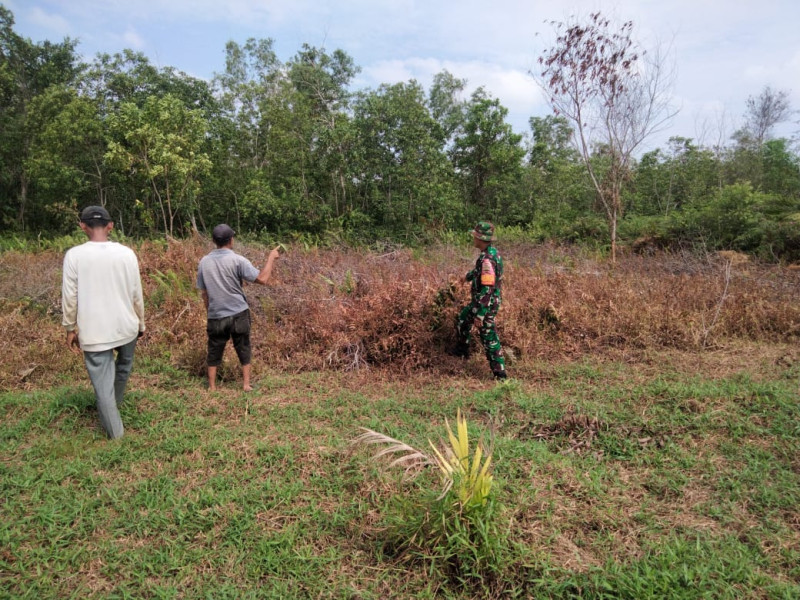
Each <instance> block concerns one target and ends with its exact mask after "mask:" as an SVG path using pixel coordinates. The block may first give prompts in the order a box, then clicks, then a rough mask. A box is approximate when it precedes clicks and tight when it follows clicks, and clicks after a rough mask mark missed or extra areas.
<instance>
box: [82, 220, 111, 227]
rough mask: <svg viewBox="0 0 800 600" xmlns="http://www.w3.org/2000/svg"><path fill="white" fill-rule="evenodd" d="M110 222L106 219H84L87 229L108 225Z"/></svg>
mask: <svg viewBox="0 0 800 600" xmlns="http://www.w3.org/2000/svg"><path fill="white" fill-rule="evenodd" d="M110 222H111V221H106V220H105V219H87V220H86V221H84V223H86V226H87V227H88V228H89V229H97V228H98V227H99V228H102V227H105V226H106V225H108V224H109V223H110Z"/></svg>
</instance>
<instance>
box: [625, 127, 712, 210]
mask: <svg viewBox="0 0 800 600" xmlns="http://www.w3.org/2000/svg"><path fill="white" fill-rule="evenodd" d="M719 178H720V164H719V161H718V160H717V158H716V157H715V155H714V154H713V153H712V152H711V151H710V150H703V149H701V148H699V147H698V146H696V145H695V144H694V143H693V142H692V140H690V139H687V138H682V137H673V138H670V140H669V147H668V150H667V151H663V150H661V149H656V150H653V151H651V152H648V153H646V154H644V155H643V156H642V158H641V160H640V161H639V163H638V164H637V166H636V172H635V176H634V178H633V186H632V187H633V190H632V201H631V207H630V209H631V210H632V211H633V212H634V213H635V214H638V215H653V216H659V215H660V216H667V215H669V214H670V213H671V212H672V211H674V210H679V209H680V208H682V207H684V206H691V205H692V204H694V203H696V202H698V201H701V200H702V199H703V198H706V197H708V196H709V195H711V194H713V193H714V192H715V190H716V189H718V188H719Z"/></svg>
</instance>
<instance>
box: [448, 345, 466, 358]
mask: <svg viewBox="0 0 800 600" xmlns="http://www.w3.org/2000/svg"><path fill="white" fill-rule="evenodd" d="M447 353H448V354H449V355H450V356H458V357H459V358H469V344H467V343H466V342H458V343H456V345H455V346H452V347H451V348H450V349H449V350H448V351H447Z"/></svg>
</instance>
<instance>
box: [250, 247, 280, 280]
mask: <svg viewBox="0 0 800 600" xmlns="http://www.w3.org/2000/svg"><path fill="white" fill-rule="evenodd" d="M277 259H278V249H277V248H275V249H273V250H272V252H270V253H269V256H268V257H267V262H266V263H264V266H263V267H262V268H261V272H260V273H259V274H258V277H256V278H255V279H254V280H253V282H254V283H259V284H261V285H266V284H267V282H268V281H269V278H270V276H271V275H272V266H273V265H274V263H275V261H276V260H277Z"/></svg>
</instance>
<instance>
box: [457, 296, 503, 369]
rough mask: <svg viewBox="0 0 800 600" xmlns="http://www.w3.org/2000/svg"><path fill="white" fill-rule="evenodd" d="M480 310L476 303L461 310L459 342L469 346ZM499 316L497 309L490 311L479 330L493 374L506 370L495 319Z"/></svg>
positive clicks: (458, 324) (458, 325)
mask: <svg viewBox="0 0 800 600" xmlns="http://www.w3.org/2000/svg"><path fill="white" fill-rule="evenodd" d="M477 312H478V308H477V306H476V305H475V303H474V302H473V303H471V304H468V305H467V306H465V307H464V308H462V309H461V312H460V313H458V322H457V325H456V327H457V329H458V340H459V342H461V343H463V344H469V340H470V337H471V336H470V333H471V331H472V326H473V321H474V320H475V315H476V314H477ZM496 316H497V309H494V310H489V312H488V313H486V316H485V317H484V318H483V325H482V326H481V328H480V329H479V330H478V333H479V334H480V337H481V344H482V345H483V349H484V351H485V352H486V360H488V361H489V367H490V368H491V369H492V372H493V373H498V372H500V371H505V370H506V359H505V358H503V348H502V346H501V345H500V338H499V337H497V329H496V328H495V323H494V321H495V317H496Z"/></svg>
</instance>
